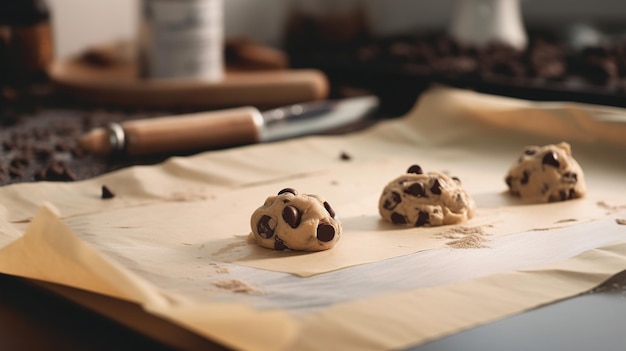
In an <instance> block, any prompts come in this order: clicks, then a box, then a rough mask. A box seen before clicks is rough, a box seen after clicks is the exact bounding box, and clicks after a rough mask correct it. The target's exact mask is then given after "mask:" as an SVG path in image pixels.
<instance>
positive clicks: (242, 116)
mask: <svg viewBox="0 0 626 351" xmlns="http://www.w3.org/2000/svg"><path fill="white" fill-rule="evenodd" d="M262 125H263V117H262V116H261V113H260V112H259V110H258V109H256V108H254V107H240V108H233V109H227V110H220V111H212V112H201V113H193V114H187V115H180V116H169V117H157V118H152V119H142V120H132V121H126V122H123V123H122V128H123V129H124V134H125V153H126V154H127V155H129V156H137V155H147V154H158V153H174V152H180V151H189V150H208V149H213V148H218V147H226V146H235V145H243V144H251V143H256V142H258V141H259V138H260V129H261V127H262Z"/></svg>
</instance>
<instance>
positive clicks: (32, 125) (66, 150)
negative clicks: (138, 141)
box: [0, 100, 166, 186]
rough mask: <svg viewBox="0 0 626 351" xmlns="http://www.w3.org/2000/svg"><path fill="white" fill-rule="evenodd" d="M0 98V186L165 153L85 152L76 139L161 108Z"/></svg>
mask: <svg viewBox="0 0 626 351" xmlns="http://www.w3.org/2000/svg"><path fill="white" fill-rule="evenodd" d="M3 102H4V101H2V100H0V186H1V185H7V184H11V183H20V182H32V181H63V182H65V181H74V180H79V179H87V178H91V177H94V176H96V175H100V174H103V173H106V172H109V171H112V170H115V169H119V168H122V167H126V166H129V165H132V164H151V163H156V162H159V161H162V160H163V159H164V158H165V157H166V156H160V155H159V156H154V157H146V158H143V159H140V160H137V159H132V160H131V159H105V158H100V157H96V156H93V155H89V154H86V153H85V152H84V151H83V150H82V149H81V148H80V147H78V145H77V142H76V141H77V139H78V138H79V137H80V136H81V135H82V134H83V133H85V132H87V131H89V130H91V129H92V128H95V127H102V126H105V125H106V124H108V123H110V122H120V121H123V120H128V119H137V118H146V117H150V116H153V115H156V114H159V113H156V112H129V111H105V110H100V109H95V108H84V109H82V108H81V109H79V108H66V107H56V106H55V107H46V108H34V107H33V106H34V105H31V104H23V105H19V106H13V105H10V104H6V103H3ZM160 114H164V113H160Z"/></svg>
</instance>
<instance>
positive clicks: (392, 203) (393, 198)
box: [383, 191, 402, 211]
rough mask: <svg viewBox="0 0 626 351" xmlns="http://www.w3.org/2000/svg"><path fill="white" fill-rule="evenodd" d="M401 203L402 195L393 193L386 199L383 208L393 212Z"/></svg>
mask: <svg viewBox="0 0 626 351" xmlns="http://www.w3.org/2000/svg"><path fill="white" fill-rule="evenodd" d="M400 202H402V197H401V196H400V194H398V193H396V192H395V191H392V192H391V194H390V195H389V197H388V198H387V199H385V202H384V203H383V208H384V209H386V210H389V211H393V209H394V208H396V206H398V204H400Z"/></svg>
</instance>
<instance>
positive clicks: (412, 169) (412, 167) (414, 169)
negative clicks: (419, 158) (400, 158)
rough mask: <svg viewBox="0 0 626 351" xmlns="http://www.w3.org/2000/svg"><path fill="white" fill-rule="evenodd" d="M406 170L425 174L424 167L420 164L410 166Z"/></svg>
mask: <svg viewBox="0 0 626 351" xmlns="http://www.w3.org/2000/svg"><path fill="white" fill-rule="evenodd" d="M406 172H407V173H415V174H424V172H423V171H422V167H420V166H419V165H413V166H411V167H409V169H408V170H407V171H406Z"/></svg>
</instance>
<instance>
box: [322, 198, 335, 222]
mask: <svg viewBox="0 0 626 351" xmlns="http://www.w3.org/2000/svg"><path fill="white" fill-rule="evenodd" d="M324 208H325V209H326V211H328V214H329V215H330V216H331V217H332V218H335V214H336V213H335V210H333V208H332V206H330V204H329V203H328V201H324Z"/></svg>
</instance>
